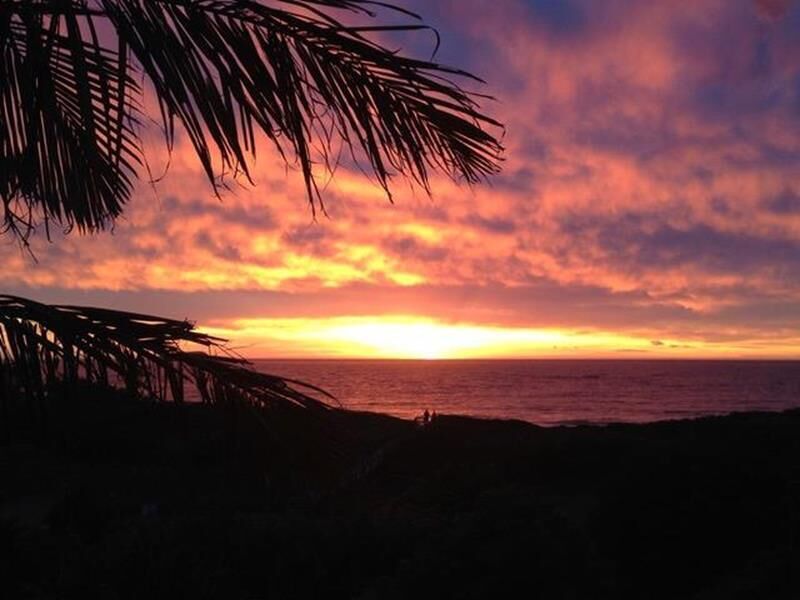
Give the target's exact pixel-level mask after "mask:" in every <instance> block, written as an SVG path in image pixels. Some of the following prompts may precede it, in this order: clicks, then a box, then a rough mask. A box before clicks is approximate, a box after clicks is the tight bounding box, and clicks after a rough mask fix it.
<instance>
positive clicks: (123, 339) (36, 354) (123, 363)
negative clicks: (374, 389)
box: [0, 295, 330, 427]
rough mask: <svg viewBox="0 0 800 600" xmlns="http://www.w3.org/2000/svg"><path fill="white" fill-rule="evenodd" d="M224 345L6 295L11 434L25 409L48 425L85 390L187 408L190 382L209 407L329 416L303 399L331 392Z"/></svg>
mask: <svg viewBox="0 0 800 600" xmlns="http://www.w3.org/2000/svg"><path fill="white" fill-rule="evenodd" d="M223 342H224V340H221V339H218V338H214V337H212V336H209V335H206V334H203V333H200V332H198V331H197V330H195V328H194V325H193V324H192V323H189V322H187V321H174V320H168V319H162V318H160V317H153V316H150V315H140V314H132V313H126V312H120V311H113V310H107V309H100V308H90V307H81V306H49V305H45V304H40V303H38V302H33V301H31V300H26V299H24V298H17V297H14V296H2V295H0V403H1V404H2V411H3V412H2V414H3V416H4V420H5V421H6V423H5V426H6V427H7V426H8V422H9V420H10V415H11V414H15V413H16V412H18V411H20V410H27V411H28V412H29V413H32V414H34V413H35V414H38V416H39V417H40V418H43V419H44V418H46V417H47V415H46V412H47V407H48V406H50V405H51V404H52V403H53V397H54V396H62V397H63V396H66V395H68V394H69V393H73V394H74V393H77V390H76V386H77V384H78V383H79V382H82V383H85V384H97V385H99V386H101V388H102V389H105V390H110V389H111V388H114V387H117V388H121V389H125V390H126V391H127V392H128V395H129V396H130V397H133V398H145V399H152V400H155V401H160V402H167V401H172V402H176V403H182V402H184V400H185V395H186V393H185V384H186V383H187V382H188V383H190V384H192V385H193V386H194V388H195V390H196V392H195V393H196V399H197V400H199V401H201V402H203V403H205V404H213V405H219V406H224V407H231V408H246V409H249V408H252V409H255V410H256V411H258V410H260V409H270V408H275V407H276V406H277V405H291V406H297V407H302V408H306V409H317V410H325V409H328V408H329V405H328V404H327V403H326V402H324V401H323V400H321V399H319V398H315V397H312V396H310V395H309V394H308V393H305V392H316V393H317V395H318V396H319V397H321V398H324V397H326V396H327V394H326V393H325V392H324V391H323V390H320V389H318V388H315V387H314V386H311V385H309V384H304V383H302V382H298V381H290V380H286V379H284V378H281V377H274V376H271V375H267V374H264V373H259V372H257V371H255V370H254V369H252V368H251V367H250V365H249V363H248V362H247V361H246V360H244V359H242V358H239V357H236V356H233V355H231V354H230V353H229V352H227V351H226V349H225V347H224V346H223V345H222V343H223ZM301 390H305V392H304V391H301ZM328 398H330V397H329V396H328ZM12 405H14V406H12ZM257 414H261V413H260V412H257Z"/></svg>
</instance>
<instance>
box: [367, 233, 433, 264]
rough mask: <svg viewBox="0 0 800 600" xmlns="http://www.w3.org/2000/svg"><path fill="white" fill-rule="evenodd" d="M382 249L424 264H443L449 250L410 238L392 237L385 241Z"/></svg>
mask: <svg viewBox="0 0 800 600" xmlns="http://www.w3.org/2000/svg"><path fill="white" fill-rule="evenodd" d="M382 247H383V248H384V249H385V250H387V251H389V252H390V253H391V254H394V255H397V256H400V257H402V258H403V259H404V260H416V261H422V262H441V261H443V260H444V259H445V258H447V250H446V249H445V248H442V247H440V246H431V245H429V244H426V243H424V242H421V241H419V240H418V239H417V238H414V237H410V236H402V237H392V238H389V239H387V240H384V241H383V243H382Z"/></svg>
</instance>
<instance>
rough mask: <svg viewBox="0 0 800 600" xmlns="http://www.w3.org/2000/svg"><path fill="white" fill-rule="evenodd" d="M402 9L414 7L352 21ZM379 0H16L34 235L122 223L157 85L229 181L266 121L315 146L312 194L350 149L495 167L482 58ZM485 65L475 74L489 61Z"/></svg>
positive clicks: (2, 31) (10, 216)
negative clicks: (40, 227) (478, 79)
mask: <svg viewBox="0 0 800 600" xmlns="http://www.w3.org/2000/svg"><path fill="white" fill-rule="evenodd" d="M375 8H378V9H382V10H388V11H393V12H395V13H398V14H401V15H403V16H404V17H406V19H407V20H409V19H410V20H412V21H413V22H412V23H411V24H402V25H369V26H347V25H346V24H344V23H343V22H342V21H341V20H340V19H339V14H340V13H350V14H351V16H353V17H359V16H360V17H361V20H362V21H363V20H364V18H365V17H371V16H375V15H373V13H372V12H371V10H372V9H375ZM417 19H418V17H416V15H413V14H411V13H408V12H407V11H402V10H401V9H399V8H396V7H393V6H391V5H388V4H384V3H379V2H370V1H367V0H275V1H273V2H269V3H262V2H258V1H253V0H214V1H212V0H0V155H2V157H3V159H2V162H0V201H1V202H0V207H2V208H1V209H0V210H2V212H3V214H2V220H3V222H4V226H5V229H6V230H8V231H11V232H12V233H14V234H15V235H16V236H17V237H18V238H19V239H21V240H22V241H25V240H26V239H27V237H28V236H29V234H30V233H31V231H32V228H33V227H34V226H35V225H36V223H37V222H39V221H43V222H44V223H45V225H46V226H47V224H48V223H49V222H50V221H54V222H56V223H57V224H58V225H60V226H64V227H67V228H72V227H77V228H78V230H79V231H82V232H83V231H96V230H98V229H103V228H105V227H107V226H108V225H110V224H113V222H114V220H115V218H116V217H118V216H119V215H120V214H121V212H122V210H123V206H124V204H125V202H126V201H127V200H128V199H129V197H130V194H131V190H132V186H133V182H134V180H135V178H136V177H137V176H138V175H139V173H140V171H142V169H145V170H146V171H149V168H148V167H147V164H146V161H145V158H144V157H143V155H142V150H141V138H140V134H141V131H142V124H143V123H144V121H145V119H146V118H147V115H145V114H143V109H142V91H143V89H152V90H153V91H154V94H155V97H156V98H157V100H158V104H159V107H160V121H161V127H162V130H163V133H164V136H165V138H166V142H167V144H168V146H169V147H170V148H171V147H172V144H173V142H174V141H175V137H176V127H177V125H180V126H182V128H183V130H184V131H185V132H186V134H187V135H188V138H189V140H190V141H191V144H192V146H193V147H194V150H195V151H196V153H197V155H198V157H199V158H200V161H201V163H202V165H203V168H204V170H205V172H206V175H207V176H208V179H209V180H210V181H211V183H212V185H213V186H214V189H215V190H217V189H218V188H219V187H220V186H224V185H225V182H224V177H225V176H226V175H231V174H232V175H233V176H234V177H236V176H238V175H243V176H244V177H245V178H246V179H250V175H251V162H252V160H251V159H252V158H253V157H254V155H255V145H256V133H258V132H261V133H262V134H263V135H265V136H266V137H267V138H268V139H269V140H270V141H271V142H272V143H273V144H274V146H275V147H276V148H277V150H278V151H279V152H280V154H281V156H283V157H284V159H285V160H286V161H287V163H295V162H296V163H297V164H299V167H300V170H301V171H302V174H303V177H304V179H305V184H306V188H307V194H308V199H309V201H310V203H311V208H312V210H315V209H316V208H317V207H321V206H322V198H321V196H320V193H319V190H318V188H317V184H316V180H315V171H316V169H315V165H317V166H319V164H318V163H320V162H321V163H324V166H326V167H328V168H331V169H332V168H334V167H335V164H336V163H337V161H338V160H339V156H338V155H339V153H340V151H341V150H344V151H346V152H348V151H349V153H350V154H351V156H352V157H353V159H354V160H356V161H357V162H359V163H361V162H363V163H364V164H365V166H366V167H367V168H368V170H369V171H371V172H372V174H373V175H374V176H375V177H376V179H377V181H378V183H379V184H380V185H381V186H383V187H384V189H386V190H387V192H388V191H389V184H390V179H391V177H392V175H393V174H394V173H399V174H403V175H406V176H408V177H410V178H411V179H413V180H415V181H416V182H417V183H418V184H420V185H421V186H423V187H424V188H425V189H426V190H427V189H428V185H429V176H430V173H431V171H433V170H438V171H442V172H444V173H446V174H448V175H450V176H451V177H453V178H463V179H465V180H466V181H468V182H477V181H479V180H481V179H482V178H484V177H486V176H488V175H490V174H492V173H494V172H496V171H497V169H498V163H499V160H500V152H501V147H500V144H499V142H498V141H497V139H496V138H495V137H494V136H493V135H492V134H490V133H488V132H487V131H486V130H485V129H484V126H487V125H489V126H498V125H499V124H498V123H496V122H495V121H494V120H492V119H491V118H489V117H487V116H485V115H484V114H482V113H481V112H480V111H479V107H478V105H477V103H476V101H477V99H478V97H477V96H476V95H475V94H472V93H469V92H467V91H464V90H463V89H462V88H461V87H459V86H458V85H457V84H456V83H455V82H454V81H452V80H451V79H450V78H452V77H455V78H461V79H464V78H470V77H471V76H470V75H469V74H467V73H464V72H461V71H458V70H454V69H449V68H447V67H444V66H441V65H438V64H436V63H434V62H431V61H424V60H416V59H413V58H408V57H405V56H403V55H401V54H399V53H397V52H394V51H391V50H390V49H388V48H387V47H386V46H384V45H382V44H381V43H380V42H377V41H375V40H374V39H372V38H371V37H369V36H374V35H375V34H381V35H385V34H386V33H387V32H398V31H409V30H415V29H424V28H425V26H424V25H422V24H419V23H418V22H417ZM473 79H474V78H473Z"/></svg>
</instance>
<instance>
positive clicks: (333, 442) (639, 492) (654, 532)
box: [0, 398, 800, 599]
mask: <svg viewBox="0 0 800 600" xmlns="http://www.w3.org/2000/svg"><path fill="white" fill-rule="evenodd" d="M264 416H266V415H264ZM271 419H272V420H271V421H268V422H267V425H266V429H268V430H269V434H268V435H265V433H264V431H265V429H264V428H265V425H264V424H263V423H260V422H257V421H256V420H254V419H251V418H248V417H246V416H245V415H243V414H238V415H237V414H231V413H228V414H226V413H225V411H223V410H222V409H220V408H218V407H208V406H201V405H194V406H192V405H184V406H176V405H159V404H148V403H142V402H136V401H130V400H126V399H124V398H118V399H115V400H114V401H108V399H107V398H94V399H91V398H89V399H82V400H81V401H78V402H77V405H76V407H73V408H72V409H70V410H69V411H62V413H60V415H59V414H56V413H55V412H53V413H52V414H51V415H50V417H49V421H48V422H47V424H46V425H41V423H38V424H33V423H31V424H30V426H29V427H17V428H15V429H14V431H13V433H12V434H11V435H10V436H8V437H7V438H6V439H5V441H4V442H3V444H2V446H0V468H1V469H2V473H1V474H2V480H3V482H4V485H3V486H2V488H0V535H2V538H3V540H4V543H3V544H2V545H0V565H1V566H0V570H2V577H3V580H4V581H5V582H6V584H5V585H6V586H7V587H6V589H10V590H11V595H10V596H9V597H13V598H45V597H59V598H72V597H75V598H77V597H81V598H94V597H98V598H99V597H103V598H142V597H165V596H168V595H169V596H173V597H194V598H221V597H225V598H242V599H245V598H318V597H322V596H324V597H328V598H409V597H438V598H488V597H518V591H517V590H519V589H525V590H528V592H527V594H528V595H529V596H531V597H540V598H665V599H666V598H702V599H711V598H726V599H730V598H752V597H759V598H787V599H788V598H796V597H797V596H796V592H797V590H798V589H800V578H798V575H797V573H800V570H798V569H797V567H798V562H800V552H798V547H797V540H798V539H800V538H798V534H800V518H799V517H798V514H799V513H798V510H797V506H798V505H800V411H786V412H783V413H747V414H735V415H730V416H725V417H712V418H703V419H696V420H683V421H673V422H662V423H656V424H638V425H632V424H627V425H608V426H603V427H598V426H581V427H551V428H542V427H537V426H534V425H532V424H529V423H525V422H522V421H511V420H481V419H474V418H465V417H458V416H452V415H438V416H437V417H436V418H435V419H434V420H433V421H432V422H431V423H430V424H429V425H427V426H424V427H423V426H419V425H418V424H415V423H414V422H412V421H409V420H402V419H396V418H392V417H387V416H383V415H377V414H367V413H350V412H346V411H335V412H333V413H330V414H324V415H317V416H313V417H311V416H309V413H308V412H306V411H303V412H301V411H282V412H280V413H276V414H273V415H271ZM8 586H10V587H8Z"/></svg>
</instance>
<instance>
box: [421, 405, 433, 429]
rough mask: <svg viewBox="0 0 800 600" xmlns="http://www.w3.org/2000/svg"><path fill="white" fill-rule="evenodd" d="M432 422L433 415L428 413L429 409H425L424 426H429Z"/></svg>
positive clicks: (423, 414)
mask: <svg viewBox="0 0 800 600" xmlns="http://www.w3.org/2000/svg"><path fill="white" fill-rule="evenodd" d="M430 422H431V413H429V412H428V409H427V408H426V409H425V412H424V413H422V424H423V425H426V426H427V425H429V424H430Z"/></svg>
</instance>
